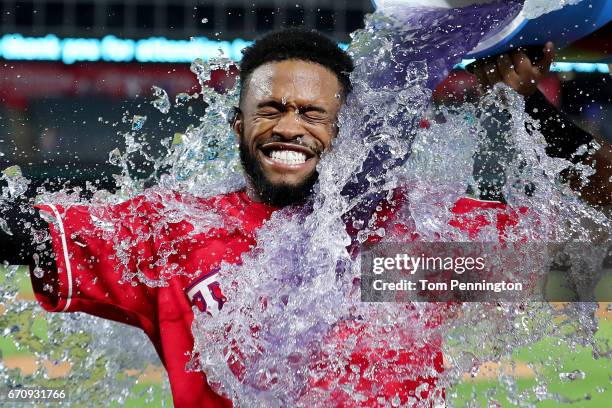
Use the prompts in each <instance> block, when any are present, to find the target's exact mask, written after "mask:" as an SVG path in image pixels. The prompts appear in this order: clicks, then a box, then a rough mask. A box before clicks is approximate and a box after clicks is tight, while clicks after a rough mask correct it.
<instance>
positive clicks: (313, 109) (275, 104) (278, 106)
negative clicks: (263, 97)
mask: <svg viewBox="0 0 612 408" xmlns="http://www.w3.org/2000/svg"><path fill="white" fill-rule="evenodd" d="M268 107H270V108H274V109H276V110H278V111H280V112H284V111H285V110H287V107H286V105H284V104H283V103H281V102H279V101H277V100H274V99H271V100H267V101H262V102H259V103H258V104H257V109H262V108H268ZM298 110H300V111H302V112H319V113H327V110H326V109H325V108H323V107H322V106H317V105H312V104H310V105H305V106H299V107H298Z"/></svg>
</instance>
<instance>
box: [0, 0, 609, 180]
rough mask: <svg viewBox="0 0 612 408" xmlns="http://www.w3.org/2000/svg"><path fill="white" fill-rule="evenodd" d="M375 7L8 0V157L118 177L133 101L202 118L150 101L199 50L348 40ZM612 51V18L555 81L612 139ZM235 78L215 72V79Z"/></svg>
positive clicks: (1, 40) (553, 92)
mask: <svg viewBox="0 0 612 408" xmlns="http://www.w3.org/2000/svg"><path fill="white" fill-rule="evenodd" d="M372 11H373V7H372V4H371V1H370V0H339V1H333V2H332V1H322V0H300V1H283V0H256V1H246V0H214V1H213V0H199V1H190V0H178V1H170V0H125V1H118V0H96V1H93V0H89V1H82V0H18V1H13V0H3V1H2V2H1V3H0V25H1V27H2V32H1V33H0V34H1V37H0V78H1V81H2V86H1V87H0V153H2V154H3V155H2V156H1V157H0V164H1V165H2V168H4V167H6V166H8V165H11V164H19V165H21V167H22V170H23V172H24V174H25V175H26V176H28V177H31V178H33V179H34V180H38V182H40V181H41V180H43V179H47V178H50V179H54V180H60V179H62V180H64V181H66V180H69V181H70V184H73V185H84V184H85V182H86V181H92V182H94V181H96V180H97V181H98V184H99V185H100V186H103V187H106V188H112V183H111V182H110V179H109V176H110V174H112V173H113V172H116V171H117V169H116V168H113V167H111V166H110V165H108V164H107V159H108V152H110V151H111V150H112V149H113V148H115V147H117V146H120V145H121V143H122V138H121V137H120V136H118V135H117V130H118V128H121V126H115V127H113V126H112V124H114V123H119V122H120V120H121V117H122V115H123V114H124V113H125V112H129V113H130V114H143V115H147V116H148V124H147V126H148V128H145V129H144V131H145V132H146V133H147V136H148V137H149V138H150V139H151V140H159V139H161V138H163V137H168V136H171V135H172V134H173V133H174V131H180V130H183V129H184V128H185V127H186V126H187V125H188V124H189V123H195V122H196V121H197V116H198V113H201V112H202V109H204V107H198V106H197V103H196V104H195V105H196V106H194V110H193V112H194V113H193V115H192V116H189V115H184V114H183V115H177V116H176V117H173V118H172V121H173V123H171V124H169V125H168V126H167V129H165V128H160V127H159V124H160V122H161V121H162V118H161V116H160V114H159V113H158V112H156V111H155V109H154V108H153V107H152V106H151V105H150V104H149V103H148V102H149V101H150V100H151V96H152V92H151V86H152V85H157V86H160V87H162V88H164V89H165V90H166V91H168V94H169V95H170V98H171V100H172V99H173V98H174V95H176V94H177V93H179V92H185V91H188V90H190V89H192V88H193V87H194V86H195V85H196V81H195V77H194V75H193V74H191V73H190V72H189V62H190V61H191V60H193V59H194V58H195V57H200V58H204V59H206V58H209V57H211V56H214V55H215V54H216V53H217V50H218V48H219V47H221V48H223V49H224V50H225V53H226V55H227V56H229V57H232V58H237V57H236V56H237V55H239V50H240V49H241V48H242V47H243V46H244V45H245V41H249V40H253V39H254V38H256V37H257V36H258V35H260V34H263V33H265V32H267V31H269V30H272V29H276V28H280V27H288V26H299V27H309V28H315V29H318V30H322V31H324V32H326V33H328V34H329V35H330V36H332V37H334V38H335V39H337V40H338V41H339V42H342V43H348V42H349V41H350V33H351V32H352V31H354V30H356V29H358V28H361V27H362V26H363V18H364V15H365V14H367V13H370V12H372ZM192 37H195V38H198V41H196V42H194V41H191V42H190V38H192ZM196 43H197V46H194V44H196ZM189 44H191V45H189ZM610 52H612V26H611V25H610V24H608V26H606V27H604V28H603V29H601V30H599V31H598V32H596V33H595V34H593V35H592V36H591V37H589V38H587V39H584V40H582V41H580V42H579V43H578V44H575V45H574V46H573V47H571V48H570V49H569V50H568V51H567V52H565V54H563V55H562V56H560V59H559V61H563V62H581V63H582V64H579V65H573V64H564V66H563V67H561V68H560V70H561V71H565V72H557V73H555V74H554V75H551V77H550V78H549V79H548V80H547V81H546V83H545V85H544V87H545V88H546V94H547V95H548V96H549V98H551V99H552V100H553V101H555V103H557V104H558V105H559V106H560V107H562V109H563V110H565V111H566V112H568V113H569V114H571V115H572V116H573V117H574V118H575V120H576V121H577V122H578V123H580V124H581V126H584V127H585V128H587V129H589V130H590V131H591V132H594V133H596V134H599V135H601V136H603V137H605V138H607V139H608V140H612V126H610V125H612V101H611V97H612V85H611V83H610V79H611V78H610V75H609V68H608V65H606V64H603V63H602V62H605V63H607V62H612V60H611V59H610ZM585 62H586V64H585ZM593 62H599V63H600V64H598V65H595V64H591V63H593ZM226 82H227V78H226V77H225V76H223V75H219V76H217V77H214V78H213V84H214V85H215V86H219V87H223V86H225V84H226ZM466 83H467V84H468V85H467V86H466V85H465V84H466ZM446 85H447V86H445V87H444V88H440V90H439V92H438V93H437V94H436V100H437V101H438V102H443V103H451V102H453V101H457V100H459V101H461V100H463V99H465V98H469V97H470V94H471V90H470V89H469V88H470V87H471V86H473V82H470V78H469V77H468V76H467V74H465V73H461V72H458V73H457V74H456V75H455V78H454V80H450V82H449V83H447V84H446ZM466 87H467V88H468V89H466ZM164 119H165V118H164ZM166 123H167V122H166ZM123 129H124V128H123Z"/></svg>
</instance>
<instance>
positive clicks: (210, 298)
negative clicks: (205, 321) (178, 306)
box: [185, 268, 227, 316]
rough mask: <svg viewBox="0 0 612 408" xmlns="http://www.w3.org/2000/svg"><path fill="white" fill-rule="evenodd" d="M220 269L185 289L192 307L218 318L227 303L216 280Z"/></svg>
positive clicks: (214, 270)
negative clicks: (194, 306)
mask: <svg viewBox="0 0 612 408" xmlns="http://www.w3.org/2000/svg"><path fill="white" fill-rule="evenodd" d="M218 272H219V268H215V269H213V270H212V271H210V272H209V273H207V274H205V275H204V276H201V277H199V278H198V279H196V280H195V281H194V282H193V283H192V284H191V285H189V286H188V287H187V288H186V289H185V293H186V294H187V297H188V298H189V300H190V301H191V304H192V305H196V306H197V307H198V309H199V310H200V311H201V312H206V313H208V314H210V315H211V316H216V315H217V314H218V313H219V310H221V308H222V307H223V304H224V303H225V302H226V300H227V299H226V298H225V296H223V293H222V292H221V286H220V285H219V282H218V281H217V279H216V275H217V273H218Z"/></svg>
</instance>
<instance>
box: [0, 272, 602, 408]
mask: <svg viewBox="0 0 612 408" xmlns="http://www.w3.org/2000/svg"><path fill="white" fill-rule="evenodd" d="M7 283H12V284H14V285H15V284H16V285H17V287H18V289H19V295H18V297H17V299H16V300H15V302H22V301H31V300H32V299H33V294H32V289H31V286H30V281H29V278H28V276H27V274H26V271H25V269H20V270H18V271H17V274H16V276H15V279H14V280H13V281H12V282H6V279H5V278H4V274H3V273H0V284H2V285H3V288H5V285H6V284H7ZM31 315H32V313H31V310H30V311H29V316H31ZM24 316H26V317H27V316H28V315H27V314H26V315H24ZM45 316H46V313H44V312H42V310H41V312H40V313H36V317H35V318H34V319H30V320H26V321H19V322H18V324H19V325H20V327H21V330H20V331H19V333H21V335H22V336H23V334H24V333H28V334H29V339H28V341H27V347H22V348H21V349H19V348H17V347H16V345H15V335H14V334H8V335H7V333H6V332H5V333H4V334H3V336H2V337H0V352H1V358H2V363H3V364H4V365H5V366H9V367H14V366H15V365H17V366H18V367H23V370H24V371H22V373H24V374H27V370H28V369H27V367H28V366H31V365H32V364H33V363H34V362H35V361H36V357H35V354H34V353H35V352H36V351H37V350H40V349H45V350H46V351H47V352H48V351H49V347H50V346H49V345H48V344H47V343H48V342H49V338H48V334H47V329H48V320H47V319H45ZM3 318H4V319H6V318H7V316H6V313H5V309H4V307H3V306H2V303H0V322H1V321H2V319H3ZM16 318H18V316H16V315H15V316H10V319H16ZM23 319H26V318H25V317H24V318H23ZM10 321H11V322H12V323H14V322H13V321H12V320H10ZM6 322H7V320H4V324H5V325H6ZM599 323H600V328H599V331H598V333H597V339H598V341H599V342H601V343H602V344H603V343H608V344H610V343H612V317H611V314H610V312H606V311H600V313H599ZM5 329H9V331H10V328H7V327H0V330H3V331H4V330H5ZM19 333H18V335H19ZM21 341H22V344H23V338H22V339H21ZM71 341H73V343H74V344H73V343H71V346H70V349H71V350H77V351H75V353H76V356H75V357H74V359H75V361H78V357H79V356H78V350H80V349H79V348H78V347H79V341H81V342H83V343H84V344H85V343H86V339H78V338H77V339H72V340H71ZM56 348H60V346H57V345H56ZM608 349H609V347H608ZM71 353H72V352H71ZM71 355H72V354H71ZM543 358H551V359H552V360H554V361H555V362H557V364H555V365H551V366H542V365H541V364H540V363H541V361H542V359H543ZM507 363H508V365H510V364H512V363H516V364H519V365H521V366H523V367H525V366H527V365H529V364H532V365H533V366H536V367H538V366H540V367H541V369H540V370H541V372H542V373H543V374H544V375H543V378H545V380H546V382H547V384H546V385H547V389H548V391H549V392H550V393H557V394H560V395H561V396H562V397H563V398H565V399H566V401H567V402H568V404H567V406H571V407H602V408H604V407H610V406H612V405H611V404H612V403H611V401H612V389H611V382H612V360H611V359H610V356H609V355H608V356H607V358H605V357H604V358H599V359H597V360H595V359H594V358H593V357H592V352H591V351H590V350H589V349H587V348H583V347H578V348H577V349H576V350H572V351H571V350H569V349H568V347H567V346H566V345H565V343H562V342H561V343H560V344H559V342H558V341H557V339H555V338H554V337H551V338H547V339H544V340H542V341H540V342H538V343H536V344H532V345H530V346H529V347H524V348H521V349H518V350H515V352H514V353H513V356H512V360H511V361H508V362H507ZM17 369H18V370H21V369H22V368H17ZM149 369H150V370H149V371H150V372H149V375H146V374H145V375H143V373H142V372H136V373H131V374H125V375H133V376H135V377H134V378H139V380H138V381H132V383H134V385H133V386H132V387H131V389H130V390H129V392H128V393H127V394H128V396H127V398H126V399H125V400H124V401H122V403H114V404H107V405H110V406H127V407H141V406H144V405H146V406H152V407H157V406H171V405H172V402H171V400H172V399H171V395H169V392H168V391H165V388H164V387H163V386H162V376H163V374H162V370H161V368H160V367H149ZM574 370H580V371H581V372H582V373H584V375H582V374H581V375H580V377H579V378H577V379H574V380H573V381H569V380H562V379H560V377H559V373H561V372H572V371H574ZM64 371H66V372H67V370H64ZM58 372H59V374H57V373H56V374H55V377H54V378H51V379H49V380H48V381H49V382H48V383H47V384H51V385H52V386H53V387H56V388H62V387H65V388H66V389H67V390H70V389H71V384H70V383H69V382H68V381H67V380H66V377H65V373H63V372H62V369H61V367H60V369H58ZM151 373H152V374H151ZM105 374H106V372H105V371H104V369H103V367H101V368H100V370H99V371H98V372H96V370H94V372H93V373H92V375H91V378H90V379H88V380H90V381H92V385H91V386H92V388H91V390H92V391H91V392H94V391H93V390H95V381H96V378H102V377H104V376H105ZM96 376H98V377H96ZM485 377H486V376H485ZM582 377H584V378H582ZM24 378H25V379H26V380H25V381H24V382H25V383H27V378H28V377H24ZM535 384H536V380H535V379H534V378H532V377H531V376H529V375H519V376H518V377H517V378H516V382H515V385H516V388H515V392H514V393H513V394H514V395H518V394H520V393H521V392H522V391H523V390H525V389H526V388H531V387H533V386H534V385H535ZM496 385H498V380H497V379H496V378H495V379H479V378H478V377H476V379H466V380H465V381H463V382H462V383H460V384H459V385H458V386H457V387H456V389H454V390H449V391H450V392H448V397H449V399H451V400H453V403H454V404H455V405H456V406H470V407H475V406H478V407H487V406H491V405H489V403H490V402H491V401H495V402H496V403H497V404H498V406H502V407H511V406H516V405H515V404H512V403H511V402H510V400H509V399H508V395H506V391H504V390H505V387H496ZM517 393H518V394H517ZM570 401H571V403H570ZM521 402H522V403H525V402H532V403H534V404H535V405H536V406H537V407H542V408H547V407H556V406H559V405H560V403H559V402H557V401H551V400H547V401H546V400H545V401H539V402H538V401H537V400H536V399H535V397H532V398H527V400H525V401H521ZM79 405H80V404H79ZM562 406H563V405H562Z"/></svg>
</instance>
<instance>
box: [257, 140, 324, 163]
mask: <svg viewBox="0 0 612 408" xmlns="http://www.w3.org/2000/svg"><path fill="white" fill-rule="evenodd" d="M260 150H261V151H262V153H263V154H264V155H265V156H266V157H268V158H270V159H271V160H272V161H273V162H276V163H280V164H284V165H288V166H299V165H300V164H304V163H306V162H307V161H308V160H310V159H312V158H314V157H315V154H314V153H313V151H312V150H311V149H309V148H307V147H304V146H300V145H296V144H292V143H278V142H274V143H267V144H265V145H263V146H262V147H260Z"/></svg>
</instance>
